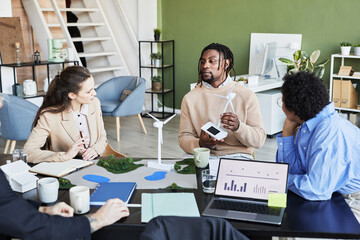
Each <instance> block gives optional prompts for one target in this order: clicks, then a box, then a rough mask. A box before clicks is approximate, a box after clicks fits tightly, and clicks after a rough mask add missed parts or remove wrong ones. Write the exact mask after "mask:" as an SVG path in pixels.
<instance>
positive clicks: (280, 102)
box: [276, 97, 283, 108]
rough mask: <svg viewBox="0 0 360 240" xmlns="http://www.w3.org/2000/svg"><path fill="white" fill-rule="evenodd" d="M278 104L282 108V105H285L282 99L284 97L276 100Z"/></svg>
mask: <svg viewBox="0 0 360 240" xmlns="http://www.w3.org/2000/svg"><path fill="white" fill-rule="evenodd" d="M276 104H277V105H278V106H279V107H280V108H282V105H283V101H282V97H279V98H278V99H277V100H276Z"/></svg>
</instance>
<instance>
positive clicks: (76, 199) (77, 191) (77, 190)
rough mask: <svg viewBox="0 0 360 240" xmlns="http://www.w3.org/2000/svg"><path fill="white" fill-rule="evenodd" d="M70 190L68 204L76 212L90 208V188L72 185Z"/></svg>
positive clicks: (82, 212) (84, 211) (85, 211)
mask: <svg viewBox="0 0 360 240" xmlns="http://www.w3.org/2000/svg"><path fill="white" fill-rule="evenodd" d="M69 192H70V205H71V207H72V208H74V212H75V213H77V214H84V213H87V212H88V211H89V210H90V189H89V188H88V187H85V186H76V187H72V188H70V190H69Z"/></svg>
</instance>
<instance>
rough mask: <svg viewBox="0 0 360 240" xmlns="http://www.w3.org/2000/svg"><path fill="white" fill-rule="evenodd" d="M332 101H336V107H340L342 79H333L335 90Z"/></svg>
mask: <svg viewBox="0 0 360 240" xmlns="http://www.w3.org/2000/svg"><path fill="white" fill-rule="evenodd" d="M332 96H333V97H332V101H333V102H334V106H335V107H340V100H341V80H337V79H334V80H333V92H332Z"/></svg>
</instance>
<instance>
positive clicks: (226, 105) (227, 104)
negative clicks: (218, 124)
mask: <svg viewBox="0 0 360 240" xmlns="http://www.w3.org/2000/svg"><path fill="white" fill-rule="evenodd" d="M228 106H229V100H228V101H227V102H226V104H225V107H224V111H223V113H224V112H226V109H227V107H228Z"/></svg>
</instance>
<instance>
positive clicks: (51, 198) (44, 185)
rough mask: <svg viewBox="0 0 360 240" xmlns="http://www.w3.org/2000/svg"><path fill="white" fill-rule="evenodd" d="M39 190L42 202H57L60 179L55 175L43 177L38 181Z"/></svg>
mask: <svg viewBox="0 0 360 240" xmlns="http://www.w3.org/2000/svg"><path fill="white" fill-rule="evenodd" d="M37 191H38V196H39V199H40V201H41V202H43V203H52V202H56V200H57V198H58V192H59V181H58V180H57V178H53V177H46V178H41V179H39V180H38V181H37Z"/></svg>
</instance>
